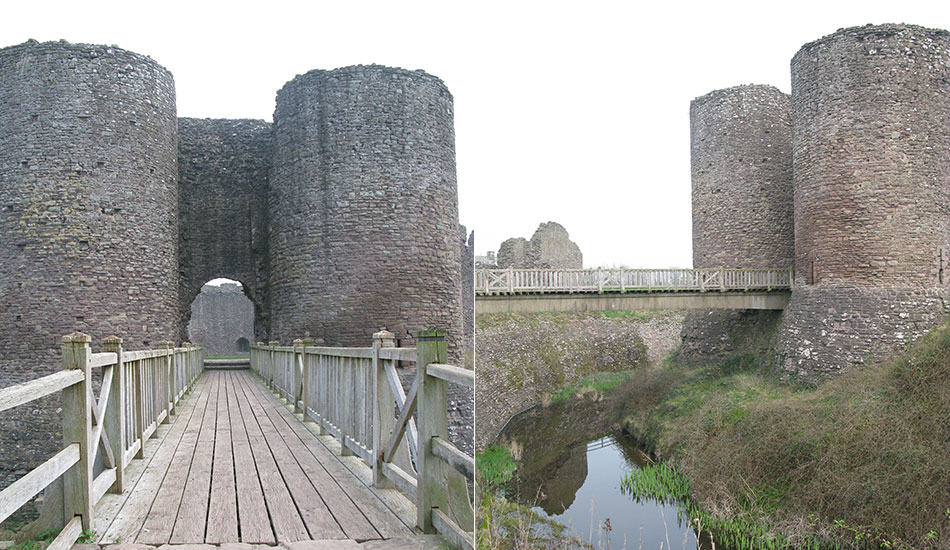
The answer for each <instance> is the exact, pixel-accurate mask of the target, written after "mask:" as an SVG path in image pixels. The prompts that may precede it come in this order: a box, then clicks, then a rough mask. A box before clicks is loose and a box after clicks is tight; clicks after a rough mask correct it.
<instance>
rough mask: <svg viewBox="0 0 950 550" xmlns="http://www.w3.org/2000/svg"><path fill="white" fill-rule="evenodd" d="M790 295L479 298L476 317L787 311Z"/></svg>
mask: <svg viewBox="0 0 950 550" xmlns="http://www.w3.org/2000/svg"><path fill="white" fill-rule="evenodd" d="M791 294H792V293H791V292H790V291H773V292H665V293H664V292H656V293H626V294H513V295H492V296H484V295H480V296H476V297H475V314H476V315H481V314H483V313H551V312H581V311H630V310H638V309H775V310H781V309H785V306H786V305H788V301H789V298H790V297H791Z"/></svg>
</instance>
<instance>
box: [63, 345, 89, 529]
mask: <svg viewBox="0 0 950 550" xmlns="http://www.w3.org/2000/svg"><path fill="white" fill-rule="evenodd" d="M91 341H92V338H90V337H89V335H88V334H83V333H81V332H74V333H72V334H67V335H66V336H63V369H64V370H67V369H74V370H80V371H82V373H83V376H84V378H83V380H82V382H79V383H77V384H74V385H72V386H70V387H68V388H65V389H64V390H63V445H64V446H69V445H72V444H74V443H78V444H79V462H78V463H76V464H75V465H74V466H73V467H72V468H70V469H69V470H67V471H66V473H64V474H63V489H64V492H63V512H64V516H65V517H66V519H67V520H70V519H72V518H73V516H76V515H79V516H82V528H83V530H86V531H91V530H92V526H93V515H92V513H93V508H94V506H95V504H94V503H93V495H92V482H93V477H92V464H93V461H94V459H95V454H94V453H95V449H94V448H93V447H92V399H91V395H90V394H91V393H92V392H91V386H90V382H91V380H90V376H91V374H92V370H91V369H90V368H89V354H90V348H89V343H90V342H91Z"/></svg>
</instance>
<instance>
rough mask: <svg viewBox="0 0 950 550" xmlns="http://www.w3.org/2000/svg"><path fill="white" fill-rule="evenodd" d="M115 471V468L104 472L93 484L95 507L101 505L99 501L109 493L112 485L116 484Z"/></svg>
mask: <svg viewBox="0 0 950 550" xmlns="http://www.w3.org/2000/svg"><path fill="white" fill-rule="evenodd" d="M115 471H116V468H115V467H112V468H109V469H108V470H103V471H102V472H100V473H99V475H98V476H96V480H95V481H93V482H92V502H93V506H95V505H96V504H99V501H100V500H102V496H103V495H105V494H106V493H107V492H108V491H109V488H110V487H112V484H113V483H115Z"/></svg>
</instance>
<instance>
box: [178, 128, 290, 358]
mask: <svg viewBox="0 0 950 550" xmlns="http://www.w3.org/2000/svg"><path fill="white" fill-rule="evenodd" d="M178 128H179V135H180V143H179V147H178V165H179V177H178V184H179V195H178V209H179V218H180V231H179V245H178V250H179V256H180V265H181V270H180V274H179V276H180V282H179V288H180V293H181V295H180V306H181V313H180V319H181V320H180V326H181V327H182V330H183V331H184V327H187V326H188V321H189V318H190V316H191V311H192V302H193V301H194V300H195V297H196V296H198V293H199V292H201V289H202V286H203V285H204V284H205V283H207V282H208V281H210V280H212V279H215V278H219V277H223V278H226V279H232V280H235V281H240V282H241V284H242V285H243V286H244V289H245V292H246V294H247V295H248V297H249V298H250V299H251V301H252V302H253V303H254V306H255V315H254V320H255V322H254V326H255V332H254V334H255V336H256V340H257V341H267V340H268V339H269V336H268V334H267V325H268V317H267V309H268V304H267V283H268V273H267V269H268V264H267V258H268V255H267V246H268V238H267V229H268V217H267V216H268V210H267V185H268V177H269V173H270V167H271V154H272V147H271V125H270V124H269V123H267V122H264V121H262V120H222V119H207V118H206V119H200V118H180V119H179V120H178ZM181 338H182V339H183V340H185V339H187V337H186V336H185V334H184V333H182V334H181Z"/></svg>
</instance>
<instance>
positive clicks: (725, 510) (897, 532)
mask: <svg viewBox="0 0 950 550" xmlns="http://www.w3.org/2000/svg"><path fill="white" fill-rule="evenodd" d="M755 365H756V362H755V361H754V360H753V358H751V357H739V358H734V359H733V360H731V361H727V362H726V363H724V364H722V365H719V366H718V367H716V368H705V369H702V368H700V369H686V368H678V367H676V366H670V365H667V366H665V367H664V368H660V369H656V370H652V371H644V372H641V373H639V374H637V375H634V377H633V378H631V379H630V381H629V382H628V385H627V387H628V388H629V392H628V394H627V398H628V413H629V415H628V419H627V429H628V430H629V431H631V432H632V433H633V434H634V435H636V436H638V437H640V438H641V439H642V440H643V441H644V442H646V444H647V445H648V446H649V447H650V448H651V449H653V450H654V451H655V452H656V453H657V454H658V455H659V456H661V457H663V458H666V459H668V460H670V461H671V462H672V463H674V464H676V465H677V466H678V468H679V470H680V471H681V472H683V473H684V474H685V475H686V476H687V477H688V478H689V480H690V481H691V486H692V490H693V498H694V499H696V500H697V501H698V502H699V503H700V505H701V506H702V507H703V508H704V509H706V510H710V511H711V512H713V513H714V514H717V515H721V516H733V517H736V516H751V519H759V520H761V521H763V522H765V523H767V524H769V525H771V526H772V528H774V529H775V530H776V531H779V532H782V533H784V534H785V535H787V536H789V537H790V538H791V540H793V541H796V540H798V541H803V540H805V537H806V536H814V535H817V536H820V537H822V538H826V539H831V540H835V541H836V542H839V543H842V544H844V545H845V546H846V547H852V546H853V547H858V548H877V547H885V548H948V547H950V489H948V488H950V460H948V458H947V457H950V328H948V327H947V326H942V327H940V328H938V329H936V330H934V331H933V332H932V333H931V334H930V335H928V336H927V337H926V338H925V339H923V340H922V341H921V342H920V343H919V344H918V345H916V346H915V347H914V349H912V350H911V351H910V352H909V353H907V354H906V355H905V356H903V357H902V358H900V359H898V360H896V361H894V362H892V363H889V364H887V365H883V366H879V367H874V368H865V369H860V370H857V369H856V370H853V371H852V372H850V373H848V374H845V375H844V376H842V377H840V378H838V379H836V380H833V381H830V382H827V383H825V384H823V385H821V386H819V387H817V388H802V387H794V386H789V385H787V384H782V383H780V382H778V381H777V380H775V379H774V377H771V376H769V375H767V374H762V370H761V368H756V366H755Z"/></svg>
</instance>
